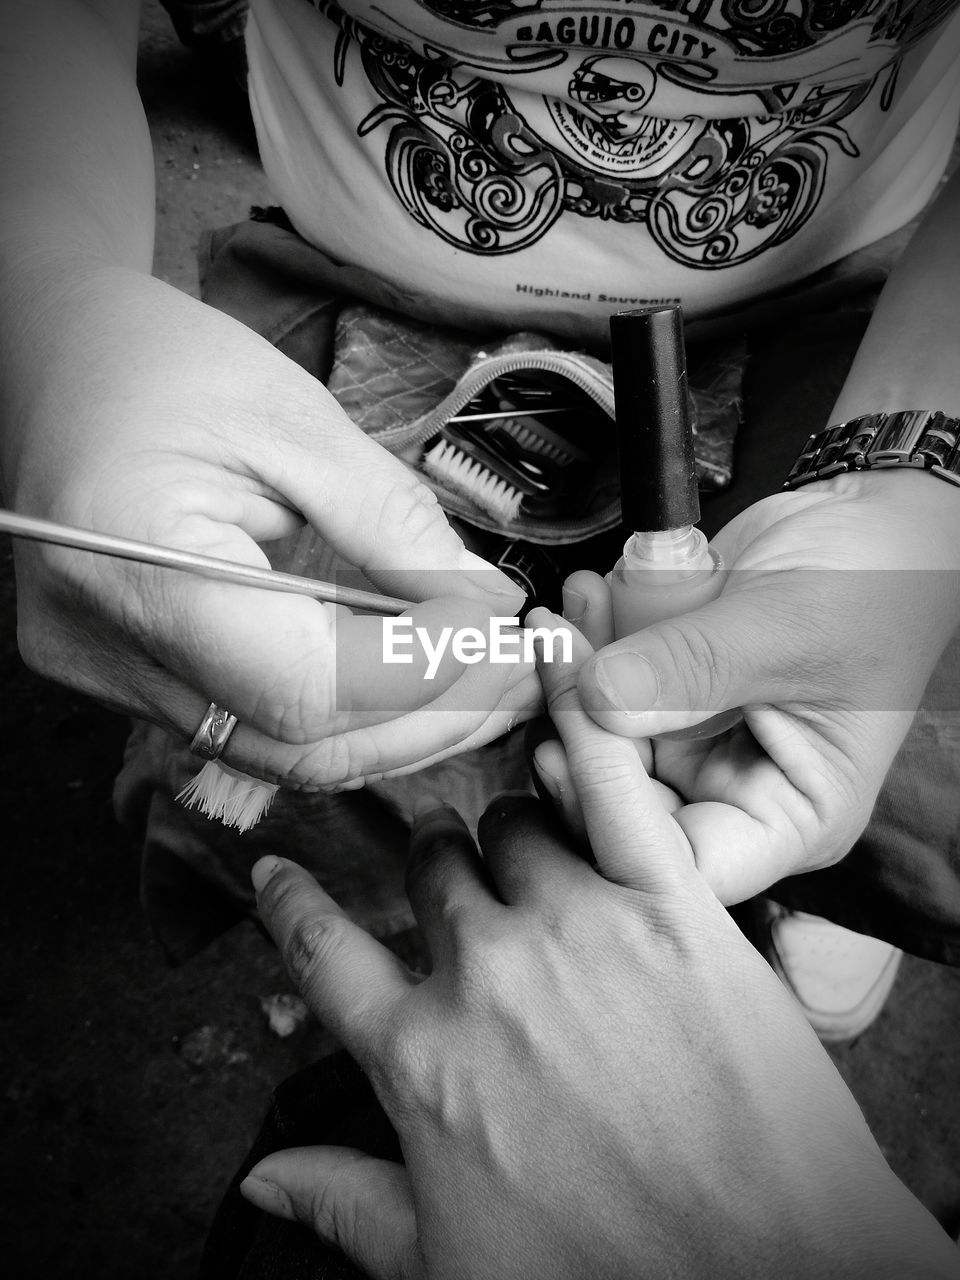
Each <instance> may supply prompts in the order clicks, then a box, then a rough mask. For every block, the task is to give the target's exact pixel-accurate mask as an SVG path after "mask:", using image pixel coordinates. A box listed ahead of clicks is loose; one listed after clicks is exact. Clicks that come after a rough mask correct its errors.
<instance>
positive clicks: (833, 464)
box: [783, 409, 960, 489]
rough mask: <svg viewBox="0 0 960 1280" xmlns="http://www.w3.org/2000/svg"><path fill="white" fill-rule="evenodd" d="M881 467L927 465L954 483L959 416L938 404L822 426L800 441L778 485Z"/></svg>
mask: <svg viewBox="0 0 960 1280" xmlns="http://www.w3.org/2000/svg"><path fill="white" fill-rule="evenodd" d="M884 467H889V468H892V467H910V468H911V469H917V470H919V469H922V470H926V471H932V472H933V474H934V475H937V476H940V478H941V479H942V480H947V481H949V482H950V484H955V485H960V418H948V417H947V415H946V414H945V413H943V412H942V411H941V410H939V409H900V410H897V411H896V412H894V413H868V414H865V415H864V416H863V417H861V418H851V419H850V420H849V421H847V422H841V423H839V424H838V425H837V426H833V427H825V428H824V429H823V430H822V431H816V432H814V434H813V435H812V436H811V437H810V438H809V440H808V441H807V443H806V444H805V445H804V447H803V450H802V452H801V453H800V456H799V457H798V458H797V460H796V462H795V463H794V464H793V467H792V468H791V471H790V474H789V475H788V476H787V479H786V481H785V482H784V486H783V487H784V488H785V489H796V488H799V486H800V485H803V484H808V483H809V482H810V481H811V480H825V479H827V478H828V477H829V476H835V475H839V474H840V473H841V472H844V471H870V470H872V469H876V468H884Z"/></svg>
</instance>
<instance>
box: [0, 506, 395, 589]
mask: <svg viewBox="0 0 960 1280" xmlns="http://www.w3.org/2000/svg"><path fill="white" fill-rule="evenodd" d="M0 533H9V534H12V535H13V537H15V538H30V539H31V540H32V541H34V542H52V543H55V544H56V545H57V546H61V547H75V548H76V549H77V550H79V551H93V552H96V553H97V554H98V555H104V556H116V557H117V558H118V559H120V560H139V561H141V562H142V563H143V564H155V565H160V566H161V568H164V569H181V570H183V572H184V573H195V574H197V575H198V576H199V577H201V578H215V579H216V580H217V581H218V582H236V583H239V584H240V585H241V586H248V587H260V588H262V589H263V590H264V591H286V592H289V593H292V594H294V595H300V596H311V597H312V598H313V599H314V600H322V601H325V602H326V603H327V604H344V605H347V606H348V607H349V608H351V609H370V610H372V611H373V612H375V613H391V614H398V613H404V612H405V611H406V610H407V609H409V608H410V607H411V602H410V601H409V600H400V599H397V598H396V597H395V596H381V595H378V594H377V593H376V592H374V591H360V590H359V589H358V588H356V587H340V586H337V585H336V584H335V583H333V582H319V581H317V579H316V578H301V577H299V576H298V575H297V574H294V573H279V572H278V571H277V570H275V569H260V568H257V567H256V566H254V565H249V564H239V563H238V562H237V561H235V560H221V559H219V557H217V556H201V555H197V554H196V552H193V551H178V550H175V549H174V548H173V547H157V546H154V545H153V543H152V542H137V541H136V540H135V539H133V538H117V537H115V536H114V535H113V534H110V533H95V532H94V531H93V530H92V529H77V528H75V527H74V526H73V525H69V524H58V523H57V522H56V521H54V520H38V519H37V518H36V517H34V516H21V515H18V514H17V513H16V512H15V511H4V510H2V509H0Z"/></svg>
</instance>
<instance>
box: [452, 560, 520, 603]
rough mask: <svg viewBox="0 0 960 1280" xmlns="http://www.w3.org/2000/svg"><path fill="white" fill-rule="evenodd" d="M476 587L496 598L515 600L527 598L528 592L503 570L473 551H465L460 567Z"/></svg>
mask: <svg viewBox="0 0 960 1280" xmlns="http://www.w3.org/2000/svg"><path fill="white" fill-rule="evenodd" d="M458 567H459V568H460V569H462V570H463V572H464V573H465V574H466V576H467V577H468V578H469V579H470V581H471V582H472V583H474V585H475V586H478V587H482V588H483V590H484V591H489V592H490V594H491V595H494V596H512V597H513V598H514V599H515V600H522V599H524V598H525V595H526V592H525V591H524V590H523V588H522V587H520V586H518V585H517V583H515V582H514V580H513V579H512V578H509V577H508V576H507V575H506V574H505V573H503V572H502V570H500V569H497V568H495V567H494V565H492V564H491V563H490V562H489V560H484V559H483V558H482V557H481V556H478V555H476V554H475V553H474V552H473V551H467V550H466V549H464V550H463V551H461V552H460V563H459V566H458Z"/></svg>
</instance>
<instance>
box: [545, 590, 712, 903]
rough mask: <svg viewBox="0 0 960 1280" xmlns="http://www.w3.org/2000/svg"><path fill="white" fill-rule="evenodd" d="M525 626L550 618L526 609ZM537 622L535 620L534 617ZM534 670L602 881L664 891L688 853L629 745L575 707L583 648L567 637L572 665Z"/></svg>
mask: <svg viewBox="0 0 960 1280" xmlns="http://www.w3.org/2000/svg"><path fill="white" fill-rule="evenodd" d="M534 614H536V615H537V617H536V620H535V621H534V616H533V615H531V617H530V622H531V623H533V625H540V626H547V625H548V624H549V623H550V620H551V619H553V624H554V625H555V624H556V622H557V621H559V620H558V619H556V618H554V617H553V615H550V614H548V613H547V611H546V610H534ZM541 615H542V616H541ZM556 649H557V646H555V647H554V654H553V657H552V659H551V660H550V661H547V660H546V654H545V655H544V661H542V662H541V663H540V666H539V672H540V679H541V682H542V684H543V689H544V694H545V696H546V699H547V708H548V711H549V713H550V717H551V719H552V720H553V722H554V724H555V725H556V727H557V731H558V733H559V734H560V738H561V741H562V743H563V746H564V750H565V752H566V757H567V762H568V766H569V770H570V777H571V779H572V781H573V785H574V787H575V788H576V792H577V795H578V798H579V801H580V807H581V809H582V812H583V820H584V823H585V825H586V829H587V835H588V837H589V840H590V847H591V848H592V850H593V854H594V857H595V859H596V862H597V866H598V867H599V868H600V870H601V871H602V872H603V874H604V875H605V876H606V877H607V879H609V880H614V881H616V882H617V883H619V884H624V885H627V886H629V887H631V888H666V887H667V886H669V885H673V884H675V883H676V881H677V878H678V876H679V875H681V873H682V871H683V869H684V868H687V867H692V865H693V855H692V852H691V850H690V846H689V844H688V842H687V840H686V838H685V837H684V836H683V834H682V832H681V831H680V829H679V827H678V826H677V824H676V823H675V822H674V821H673V819H672V818H671V817H670V815H669V814H668V813H667V811H666V809H665V808H664V806H663V804H662V802H661V800H660V797H659V796H658V794H657V791H656V789H655V787H654V785H653V783H652V781H651V779H650V778H649V777H648V775H647V773H646V771H645V770H644V768H643V766H642V765H641V763H640V758H639V756H638V754H637V752H636V749H635V747H634V745H633V743H632V742H631V741H629V740H627V739H624V738H621V737H618V736H616V735H614V734H612V733H608V732H607V731H606V730H604V729H601V728H600V727H599V726H598V725H596V724H595V723H594V722H593V721H592V720H591V719H590V717H589V716H587V715H586V713H585V712H584V710H583V708H582V707H581V705H580V699H579V696H578V693H577V673H578V670H579V668H580V665H581V664H582V663H583V662H584V661H585V660H587V659H588V657H589V653H590V650H589V646H588V645H587V643H586V641H585V640H584V639H583V638H582V637H579V636H576V635H575V636H574V638H573V645H572V661H570V662H564V661H563V660H562V657H561V658H560V659H559V660H558V658H557V656H556Z"/></svg>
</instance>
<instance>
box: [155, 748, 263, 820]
mask: <svg viewBox="0 0 960 1280" xmlns="http://www.w3.org/2000/svg"><path fill="white" fill-rule="evenodd" d="M279 790H280V788H279V786H278V785H277V784H276V783H275V782H262V781H261V780H260V779H259V778H251V777H250V775H249V774H246V773H241V772H240V771H239V770H238V769H231V768H230V766H229V765H226V764H223V763H222V762H221V761H220V760H208V761H207V762H206V764H205V765H204V766H203V768H202V769H201V770H200V772H199V773H198V774H197V776H196V777H195V778H191V779H190V781H189V782H188V783H187V785H186V786H185V787H184V788H183V789H182V790H181V791H179V792H177V799H178V800H179V801H180V803H181V804H182V805H184V806H185V807H186V808H187V809H199V810H200V812H201V813H202V814H203V815H204V816H205V817H207V818H213V819H215V820H216V821H218V822H222V823H223V825H224V826H225V827H236V828H237V830H238V831H249V830H250V828H251V827H255V826H256V825H257V823H258V822H259V821H260V819H261V818H262V817H264V815H265V814H266V812H267V810H268V809H269V808H270V806H271V805H272V804H273V800H274V797H275V796H276V794H277V792H278V791H279Z"/></svg>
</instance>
